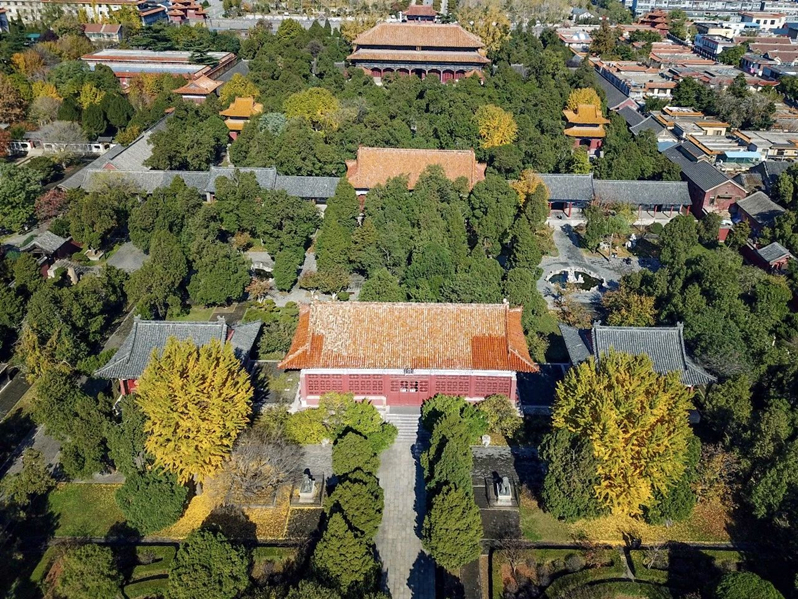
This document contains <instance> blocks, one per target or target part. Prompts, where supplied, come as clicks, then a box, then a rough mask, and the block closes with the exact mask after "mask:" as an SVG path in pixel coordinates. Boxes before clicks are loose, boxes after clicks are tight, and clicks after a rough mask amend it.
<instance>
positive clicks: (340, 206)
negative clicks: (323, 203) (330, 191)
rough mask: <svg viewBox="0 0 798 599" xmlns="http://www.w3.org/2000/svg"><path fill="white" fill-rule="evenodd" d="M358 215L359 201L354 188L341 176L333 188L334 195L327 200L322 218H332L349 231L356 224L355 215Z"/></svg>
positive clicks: (352, 229) (353, 228)
mask: <svg viewBox="0 0 798 599" xmlns="http://www.w3.org/2000/svg"><path fill="white" fill-rule="evenodd" d="M359 215H360V201H359V200H358V199H357V194H356V193H355V188H354V187H352V184H351V183H349V181H347V179H346V177H341V179H340V181H339V182H338V186H337V187H336V188H335V195H334V196H333V197H331V198H330V199H329V200H327V207H326V208H325V209H324V220H325V221H326V220H327V219H328V218H331V217H332V218H334V219H335V220H337V221H338V223H340V224H341V226H343V227H344V228H346V229H347V230H348V231H349V232H350V233H352V232H353V231H354V230H355V227H356V226H357V217H358V216H359Z"/></svg>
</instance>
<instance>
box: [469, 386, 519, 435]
mask: <svg viewBox="0 0 798 599" xmlns="http://www.w3.org/2000/svg"><path fill="white" fill-rule="evenodd" d="M477 410H479V411H480V413H482V414H483V415H484V416H485V420H487V423H488V430H489V431H490V432H493V433H499V434H501V435H503V436H504V437H507V438H512V437H513V436H514V435H515V434H516V433H517V432H518V430H519V429H520V428H521V427H522V426H523V424H524V421H523V419H522V418H521V416H520V415H519V414H518V409H517V408H516V407H515V405H513V402H512V401H510V398H509V397H507V396H506V395H491V396H489V397H486V398H485V399H484V400H483V401H481V402H479V403H478V404H477Z"/></svg>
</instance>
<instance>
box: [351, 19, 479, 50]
mask: <svg viewBox="0 0 798 599" xmlns="http://www.w3.org/2000/svg"><path fill="white" fill-rule="evenodd" d="M352 44H353V45H354V46H355V47H356V48H357V47H358V46H409V47H419V48H474V49H476V48H482V47H483V46H484V44H483V43H482V40H481V39H479V37H477V36H476V35H474V34H473V33H469V32H468V31H466V30H465V29H463V28H462V27H460V25H458V24H457V23H451V24H446V25H444V24H440V23H377V24H376V25H375V26H374V27H372V28H371V29H369V30H368V31H364V32H363V33H361V34H360V35H359V36H357V38H356V39H355V41H354V42H352Z"/></svg>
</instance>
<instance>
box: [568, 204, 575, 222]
mask: <svg viewBox="0 0 798 599" xmlns="http://www.w3.org/2000/svg"><path fill="white" fill-rule="evenodd" d="M573 204H574V203H573V202H568V218H571V207H572V206H573Z"/></svg>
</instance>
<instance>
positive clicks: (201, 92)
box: [172, 75, 222, 96]
mask: <svg viewBox="0 0 798 599" xmlns="http://www.w3.org/2000/svg"><path fill="white" fill-rule="evenodd" d="M221 85H222V82H221V81H214V80H213V79H211V78H210V77H208V76H206V75H200V76H199V77H197V78H196V79H194V80H193V81H189V82H188V83H186V84H185V85H184V86H183V87H178V88H177V89H173V90H172V91H173V92H174V93H176V94H181V95H189V96H207V95H208V94H211V93H213V92H214V91H216V90H217V89H218V88H219V87H220V86H221Z"/></svg>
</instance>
